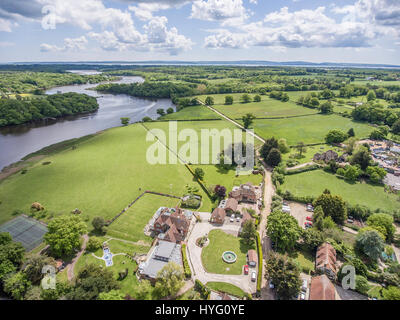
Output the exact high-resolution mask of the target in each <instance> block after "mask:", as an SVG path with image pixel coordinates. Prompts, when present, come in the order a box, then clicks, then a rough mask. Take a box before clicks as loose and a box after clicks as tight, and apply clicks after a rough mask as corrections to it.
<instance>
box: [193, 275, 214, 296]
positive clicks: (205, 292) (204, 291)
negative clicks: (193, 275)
mask: <svg viewBox="0 0 400 320" xmlns="http://www.w3.org/2000/svg"><path fill="white" fill-rule="evenodd" d="M194 288H195V290H196V291H197V292H199V293H200V295H201V297H202V298H203V299H208V297H209V295H210V293H211V290H210V289H209V288H208V287H207V286H205V285H204V284H203V283H202V282H201V281H200V280H198V279H196V280H195V282H194Z"/></svg>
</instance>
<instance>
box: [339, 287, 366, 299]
mask: <svg viewBox="0 0 400 320" xmlns="http://www.w3.org/2000/svg"><path fill="white" fill-rule="evenodd" d="M335 289H336V300H368V297H367V296H364V295H362V294H360V293H358V292H355V291H353V290H345V289H343V288H342V287H341V286H338V285H337V284H335Z"/></svg>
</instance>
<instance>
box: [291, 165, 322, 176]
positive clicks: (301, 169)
mask: <svg viewBox="0 0 400 320" xmlns="http://www.w3.org/2000/svg"><path fill="white" fill-rule="evenodd" d="M320 168H321V166H320V165H319V164H312V165H310V166H306V167H302V168H298V169H295V170H286V173H285V174H286V175H292V174H298V173H302V172H308V171H313V170H318V169H320Z"/></svg>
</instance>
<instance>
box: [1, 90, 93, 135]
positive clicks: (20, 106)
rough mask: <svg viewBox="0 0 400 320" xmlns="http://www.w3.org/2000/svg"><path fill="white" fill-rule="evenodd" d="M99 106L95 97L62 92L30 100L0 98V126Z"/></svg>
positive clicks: (83, 110)
mask: <svg viewBox="0 0 400 320" xmlns="http://www.w3.org/2000/svg"><path fill="white" fill-rule="evenodd" d="M98 108H99V105H98V103H97V99H96V98H94V97H90V96H88V95H86V94H80V93H74V92H69V93H63V94H54V95H49V96H43V97H42V98H35V99H31V100H29V99H28V100H22V99H0V127H4V126H8V125H17V124H22V123H26V122H31V121H37V120H42V119H45V118H59V117H63V116H67V115H74V114H80V113H88V112H93V111H96V110H97V109H98Z"/></svg>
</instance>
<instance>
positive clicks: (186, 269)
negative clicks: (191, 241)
mask: <svg viewBox="0 0 400 320" xmlns="http://www.w3.org/2000/svg"><path fill="white" fill-rule="evenodd" d="M181 250H182V260H183V270H184V272H185V277H186V279H190V278H191V277H192V272H191V271H190V266H189V262H188V260H187V257H186V244H182V247H181Z"/></svg>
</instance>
